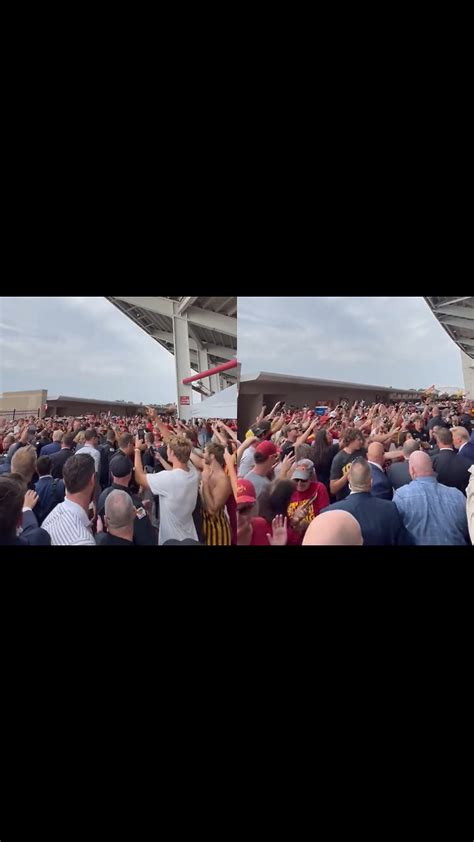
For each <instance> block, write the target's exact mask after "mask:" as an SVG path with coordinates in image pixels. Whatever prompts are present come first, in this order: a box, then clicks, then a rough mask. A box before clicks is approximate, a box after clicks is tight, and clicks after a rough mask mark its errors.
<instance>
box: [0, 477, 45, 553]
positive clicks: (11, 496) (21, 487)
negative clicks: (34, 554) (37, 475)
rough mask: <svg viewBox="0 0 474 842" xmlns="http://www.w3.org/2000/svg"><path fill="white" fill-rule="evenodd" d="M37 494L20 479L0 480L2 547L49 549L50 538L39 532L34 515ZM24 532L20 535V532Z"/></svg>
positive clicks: (0, 534) (42, 531) (0, 539)
mask: <svg viewBox="0 0 474 842" xmlns="http://www.w3.org/2000/svg"><path fill="white" fill-rule="evenodd" d="M37 497H38V496H37V494H36V492H34V491H27V490H26V483H24V482H23V480H22V479H21V478H20V477H19V476H18V475H14V476H12V475H8V474H5V475H4V476H1V477H0V544H1V545H2V546H24V547H26V546H34V547H39V546H48V547H49V546H50V545H51V538H50V537H49V535H48V533H47V532H46V531H45V530H44V529H39V528H38V521H37V520H36V517H35V515H34V513H33V508H34V506H35V504H36V502H37ZM20 530H21V532H20V535H18V532H19V531H20Z"/></svg>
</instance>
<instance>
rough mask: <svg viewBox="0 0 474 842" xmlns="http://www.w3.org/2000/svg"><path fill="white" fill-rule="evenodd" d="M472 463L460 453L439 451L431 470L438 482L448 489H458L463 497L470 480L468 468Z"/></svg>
mask: <svg viewBox="0 0 474 842" xmlns="http://www.w3.org/2000/svg"><path fill="white" fill-rule="evenodd" d="M471 464H472V462H471V461H470V460H469V459H465V458H464V456H463V455H462V453H454V451H453V450H441V451H440V452H439V453H438V455H437V456H435V457H434V459H433V468H434V470H435V471H436V473H437V474H438V482H440V483H441V484H442V485H448V486H449V487H450V488H459V490H460V491H462V493H463V494H464V495H465V494H466V488H467V486H468V484H469V480H470V479H471V474H470V473H469V468H470V467H471Z"/></svg>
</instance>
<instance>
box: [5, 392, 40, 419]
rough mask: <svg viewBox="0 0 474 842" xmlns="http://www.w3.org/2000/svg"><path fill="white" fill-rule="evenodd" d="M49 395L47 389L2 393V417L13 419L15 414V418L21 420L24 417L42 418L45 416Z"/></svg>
mask: <svg viewBox="0 0 474 842" xmlns="http://www.w3.org/2000/svg"><path fill="white" fill-rule="evenodd" d="M47 395H48V392H47V390H46V389H33V390H32V391H26V392H0V416H1V415H3V416H10V417H11V416H13V413H15V416H16V417H19V418H21V417H22V416H23V415H35V416H37V417H40V416H41V415H43V414H44V412H43V410H44V405H45V403H46V401H47Z"/></svg>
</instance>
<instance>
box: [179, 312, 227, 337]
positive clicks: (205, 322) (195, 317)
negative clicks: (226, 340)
mask: <svg viewBox="0 0 474 842" xmlns="http://www.w3.org/2000/svg"><path fill="white" fill-rule="evenodd" d="M186 316H187V318H188V321H189V322H190V323H191V324H194V325H199V326H200V327H204V328H207V329H208V330H215V331H217V332H218V333H224V334H225V335H226V336H232V337H233V338H235V339H237V319H234V318H232V317H231V316H224V315H222V313H213V312H212V311H211V310H202V309H201V308H200V307H190V308H189V310H188V311H187V312H186Z"/></svg>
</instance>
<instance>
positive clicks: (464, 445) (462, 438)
mask: <svg viewBox="0 0 474 842" xmlns="http://www.w3.org/2000/svg"><path fill="white" fill-rule="evenodd" d="M451 433H452V436H453V444H454V447H455V448H456V450H457V452H458V456H462V457H463V459H468V460H469V461H470V463H471V465H474V433H473V434H472V436H469V432H468V431H467V430H466V428H465V427H453V429H452V430H451Z"/></svg>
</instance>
